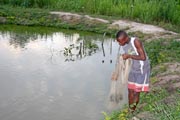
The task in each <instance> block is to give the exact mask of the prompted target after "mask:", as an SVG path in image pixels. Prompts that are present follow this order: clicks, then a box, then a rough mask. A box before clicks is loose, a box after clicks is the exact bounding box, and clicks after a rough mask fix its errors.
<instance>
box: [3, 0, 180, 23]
mask: <svg viewBox="0 0 180 120" xmlns="http://www.w3.org/2000/svg"><path fill="white" fill-rule="evenodd" d="M0 4H5V5H12V6H21V7H39V8H49V9H52V10H63V11H72V12H81V13H86V14H87V13H88V14H97V15H107V16H118V17H120V18H125V19H131V20H135V21H139V22H144V23H152V22H153V21H155V22H156V23H159V22H165V23H172V24H174V25H178V26H180V0H1V1H0Z"/></svg>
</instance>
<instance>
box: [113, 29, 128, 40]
mask: <svg viewBox="0 0 180 120" xmlns="http://www.w3.org/2000/svg"><path fill="white" fill-rule="evenodd" d="M120 36H125V37H127V36H128V35H127V33H126V32H125V31H123V30H120V31H118V32H117V33H116V38H119V37H120Z"/></svg>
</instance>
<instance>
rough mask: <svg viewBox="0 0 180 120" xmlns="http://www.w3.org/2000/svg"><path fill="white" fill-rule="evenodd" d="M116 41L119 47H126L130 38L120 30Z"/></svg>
mask: <svg viewBox="0 0 180 120" xmlns="http://www.w3.org/2000/svg"><path fill="white" fill-rule="evenodd" d="M116 40H117V42H118V43H119V45H121V46H124V45H125V44H126V43H127V42H128V41H129V37H128V35H127V33H126V32H125V31H122V30H120V31H119V32H117V34H116Z"/></svg>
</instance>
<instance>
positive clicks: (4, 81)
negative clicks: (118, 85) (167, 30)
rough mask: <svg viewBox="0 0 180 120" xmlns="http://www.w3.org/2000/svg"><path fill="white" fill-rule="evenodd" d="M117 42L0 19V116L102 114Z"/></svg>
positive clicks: (68, 118)
mask: <svg viewBox="0 0 180 120" xmlns="http://www.w3.org/2000/svg"><path fill="white" fill-rule="evenodd" d="M118 48H119V45H118V44H117V43H116V42H115V41H114V40H113V39H111V38H109V37H105V36H104V37H103V35H98V34H93V33H86V32H79V31H72V30H59V29H55V28H47V27H25V26H14V25H1V26H0V118H1V120H73V119H74V120H100V119H103V115H102V113H101V112H102V111H108V105H107V101H108V95H109V91H110V83H111V80H110V78H111V73H112V71H113V69H114V66H115V63H116V56H117V51H118ZM126 102H127V100H124V101H123V103H126Z"/></svg>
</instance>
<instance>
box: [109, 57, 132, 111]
mask: <svg viewBox="0 0 180 120" xmlns="http://www.w3.org/2000/svg"><path fill="white" fill-rule="evenodd" d="M131 64H132V60H131V59H127V60H123V57H122V55H119V54H118V56H117V61H116V65H115V70H114V71H113V74H112V78H111V86H110V94H109V107H111V108H112V107H117V105H118V104H119V103H120V102H121V101H122V100H123V96H125V95H124V93H125V89H126V91H127V81H128V76H129V71H130V68H131Z"/></svg>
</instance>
